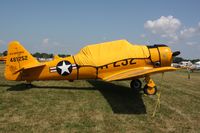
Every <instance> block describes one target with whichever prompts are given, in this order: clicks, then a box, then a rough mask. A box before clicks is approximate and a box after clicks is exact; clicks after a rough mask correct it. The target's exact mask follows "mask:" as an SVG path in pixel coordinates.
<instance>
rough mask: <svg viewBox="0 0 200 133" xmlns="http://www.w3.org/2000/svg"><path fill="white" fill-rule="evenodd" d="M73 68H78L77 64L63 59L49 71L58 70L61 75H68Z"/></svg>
mask: <svg viewBox="0 0 200 133" xmlns="http://www.w3.org/2000/svg"><path fill="white" fill-rule="evenodd" d="M73 69H77V65H76V64H71V63H70V62H69V61H67V60H63V61H60V62H58V64H57V65H56V66H54V67H50V68H49V71H50V72H51V73H53V72H57V73H58V74H60V75H61V76H67V75H70V74H71V72H72V70H73Z"/></svg>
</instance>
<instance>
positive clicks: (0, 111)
mask: <svg viewBox="0 0 200 133" xmlns="http://www.w3.org/2000/svg"><path fill="white" fill-rule="evenodd" d="M3 69H4V66H3V65H0V132H9V133H10V132H20V133H23V132H80V133H82V132H122V133H123V132H200V96H199V95H200V72H195V73H192V74H191V79H190V80H188V79H187V72H186V71H184V70H181V71H177V72H170V73H165V75H164V80H163V81H162V80H161V79H162V78H161V77H162V76H161V74H158V75H155V76H152V77H153V79H154V81H155V82H156V83H157V85H158V88H160V90H161V108H160V109H158V110H157V113H156V116H155V117H151V116H152V113H153V110H154V107H155V104H156V100H157V97H156V96H145V95H143V93H142V92H141V93H140V94H134V93H133V92H132V91H131V89H130V88H129V83H130V81H120V82H112V83H106V82H103V81H93V80H89V81H75V82H72V83H71V82H68V81H37V82H33V84H34V87H33V88H31V89H27V88H26V87H25V85H24V82H15V81H6V80H5V79H4V77H3Z"/></svg>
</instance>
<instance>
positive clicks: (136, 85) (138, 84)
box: [130, 79, 142, 92]
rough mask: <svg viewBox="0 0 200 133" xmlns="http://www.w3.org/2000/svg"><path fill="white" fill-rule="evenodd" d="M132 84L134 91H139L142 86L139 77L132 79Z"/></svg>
mask: <svg viewBox="0 0 200 133" xmlns="http://www.w3.org/2000/svg"><path fill="white" fill-rule="evenodd" d="M130 86H131V88H132V89H133V90H134V91H136V92H139V91H140V89H141V87H142V82H141V81H140V80H139V79H136V80H132V81H131V83H130Z"/></svg>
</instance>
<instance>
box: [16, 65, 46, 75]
mask: <svg viewBox="0 0 200 133" xmlns="http://www.w3.org/2000/svg"><path fill="white" fill-rule="evenodd" d="M44 66H46V64H42V63H41V64H37V65H27V66H24V67H22V68H20V69H19V70H17V71H15V72H14V73H13V74H16V73H18V72H21V71H24V70H28V69H33V68H38V67H44Z"/></svg>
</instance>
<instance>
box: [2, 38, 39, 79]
mask: <svg viewBox="0 0 200 133" xmlns="http://www.w3.org/2000/svg"><path fill="white" fill-rule="evenodd" d="M29 64H39V62H38V61H37V60H36V59H35V58H34V57H33V56H32V55H31V54H30V53H29V52H28V51H27V50H26V49H25V48H24V47H23V46H22V45H21V44H20V43H19V42H17V41H13V42H10V44H9V46H8V54H7V58H6V68H5V72H4V75H5V78H6V79H7V80H21V78H22V72H20V71H19V70H20V69H22V68H23V67H24V66H27V65H29ZM18 71H19V72H18Z"/></svg>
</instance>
